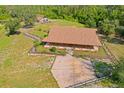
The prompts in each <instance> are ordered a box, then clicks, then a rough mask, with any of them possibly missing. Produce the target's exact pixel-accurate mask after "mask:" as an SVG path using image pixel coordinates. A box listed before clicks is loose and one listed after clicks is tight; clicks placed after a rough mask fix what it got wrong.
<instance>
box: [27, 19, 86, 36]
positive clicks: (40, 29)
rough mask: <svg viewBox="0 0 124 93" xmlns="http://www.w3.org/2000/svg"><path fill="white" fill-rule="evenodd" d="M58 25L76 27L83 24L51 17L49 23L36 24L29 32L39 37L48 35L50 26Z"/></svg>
mask: <svg viewBox="0 0 124 93" xmlns="http://www.w3.org/2000/svg"><path fill="white" fill-rule="evenodd" d="M56 25H60V26H76V27H85V25H83V24H80V23H78V22H71V21H66V20H61V19H56V20H55V19H53V20H52V21H51V22H50V23H47V24H36V25H35V26H34V27H33V30H31V31H30V32H29V33H31V34H33V35H36V36H38V37H40V38H44V37H45V36H47V35H48V32H49V30H50V28H51V27H53V26H56Z"/></svg>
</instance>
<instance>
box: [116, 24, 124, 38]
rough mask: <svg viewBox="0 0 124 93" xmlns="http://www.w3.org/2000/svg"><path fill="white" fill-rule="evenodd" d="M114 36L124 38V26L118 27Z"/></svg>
mask: <svg viewBox="0 0 124 93" xmlns="http://www.w3.org/2000/svg"><path fill="white" fill-rule="evenodd" d="M116 34H117V35H119V36H120V37H123V38H124V26H119V27H118V28H117V29H116Z"/></svg>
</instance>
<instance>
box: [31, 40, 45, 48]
mask: <svg viewBox="0 0 124 93" xmlns="http://www.w3.org/2000/svg"><path fill="white" fill-rule="evenodd" d="M33 43H34V46H35V47H36V46H39V45H42V44H43V43H41V42H39V41H34V42H33Z"/></svg>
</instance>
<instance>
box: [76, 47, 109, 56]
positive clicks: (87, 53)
mask: <svg viewBox="0 0 124 93" xmlns="http://www.w3.org/2000/svg"><path fill="white" fill-rule="evenodd" d="M74 56H77V57H78V56H79V57H85V56H88V57H91V58H106V57H107V55H106V52H105V51H104V49H103V48H100V49H99V51H97V52H90V51H81V50H75V51H74Z"/></svg>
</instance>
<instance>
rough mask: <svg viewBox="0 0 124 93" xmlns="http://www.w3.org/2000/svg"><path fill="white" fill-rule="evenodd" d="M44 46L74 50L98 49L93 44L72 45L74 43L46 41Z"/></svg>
mask: <svg viewBox="0 0 124 93" xmlns="http://www.w3.org/2000/svg"><path fill="white" fill-rule="evenodd" d="M44 47H46V48H51V47H56V48H59V49H74V50H84V51H98V48H99V47H98V46H93V45H74V44H64V43H63V44H60V43H46V44H45V46H44Z"/></svg>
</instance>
